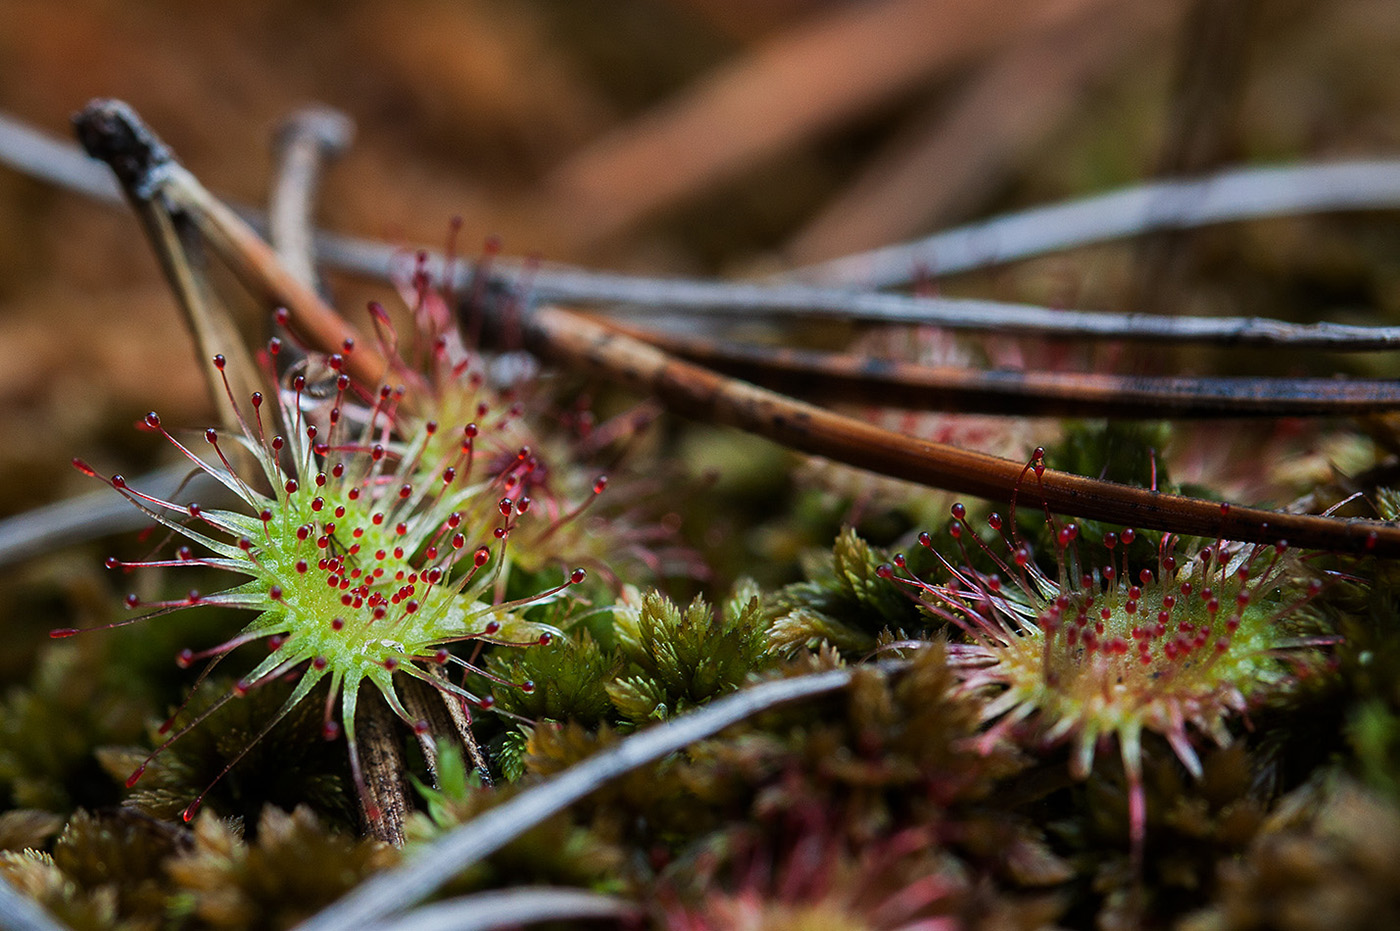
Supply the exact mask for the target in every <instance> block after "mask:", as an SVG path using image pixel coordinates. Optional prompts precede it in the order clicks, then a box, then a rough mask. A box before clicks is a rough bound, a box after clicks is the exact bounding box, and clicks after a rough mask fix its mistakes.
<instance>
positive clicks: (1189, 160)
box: [0, 0, 1400, 513]
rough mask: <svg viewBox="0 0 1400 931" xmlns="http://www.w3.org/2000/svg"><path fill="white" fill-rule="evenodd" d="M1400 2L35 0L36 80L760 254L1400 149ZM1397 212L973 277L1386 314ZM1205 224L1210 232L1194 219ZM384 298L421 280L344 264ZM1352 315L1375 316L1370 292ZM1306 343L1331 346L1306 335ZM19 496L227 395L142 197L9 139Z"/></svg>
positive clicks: (1040, 297)
mask: <svg viewBox="0 0 1400 931" xmlns="http://www.w3.org/2000/svg"><path fill="white" fill-rule="evenodd" d="M1397 71H1400V4H1396V3H1395V2H1393V0H863V2H851V0H765V2H754V0H569V2H567V3H558V2H549V0H490V2H487V0H405V2H399V3H384V2H368V0H362V2H353V0H349V2H336V3H332V2H326V0H317V2H305V3H280V2H272V0H247V2H241V3H236V4H206V3H195V2H179V0H137V2H133V0H122V2H112V0H69V2H65V3H62V4H55V3H52V2H47V0H0V110H3V111H4V112H6V113H9V114H11V115H14V116H16V117H19V118H22V119H24V120H26V121H29V122H31V123H32V124H34V125H36V126H38V127H41V128H43V129H45V130H48V131H51V132H52V133H54V134H57V135H61V136H64V137H67V136H68V135H69V130H68V118H69V116H70V115H71V114H72V112H73V111H75V110H76V109H77V108H79V107H80V106H81V105H82V104H83V103H84V102H85V101H87V100H88V99H89V98H91V97H94V96H112V97H120V98H124V99H126V100H127V101H129V102H131V103H132V104H133V105H134V106H135V107H136V109H137V110H138V111H139V112H140V113H141V114H142V115H143V116H144V117H145V118H146V119H147V121H148V122H149V123H150V124H151V125H152V126H153V127H154V128H155V129H156V131H157V132H158V133H160V134H161V135H162V136H163V137H164V138H165V140H166V141H167V142H169V143H170V144H171V145H172V146H173V148H174V149H175V150H176V152H177V154H178V155H179V156H180V158H181V159H182V160H183V161H184V162H185V164H186V165H187V166H189V167H190V168H191V169H192V170H193V171H194V172H195V173H196V174H197V175H198V176H199V177H200V178H201V179H202V180H204V182H205V183H206V184H207V185H208V186H209V187H210V188H211V189H213V190H214V191H216V192H218V193H220V194H222V195H224V196H225V197H227V198H229V199H231V200H233V201H236V202H239V203H243V204H254V205H256V204H263V203H265V201H266V196H267V189H268V185H269V182H270V174H271V154H270V139H271V136H272V133H273V131H274V129H275V127H276V125H277V123H278V121H279V120H280V119H281V118H283V117H284V116H286V115H287V114H288V113H289V112H291V111H292V110H293V109H294V108H297V107H299V106H303V105H305V104H308V103H312V102H319V103H324V104H329V105H331V106H333V107H337V108H340V109H342V110H344V111H345V112H347V113H348V114H349V115H351V116H352V117H353V118H354V120H355V122H356V124H357V126H358V137H357V139H356V142H355V144H354V146H353V148H352V150H351V151H350V152H349V154H348V155H347V156H346V157H345V158H344V159H343V160H342V162H341V163H340V164H339V165H338V166H337V167H336V168H335V169H334V170H333V171H332V172H331V174H330V176H329V178H328V182H327V186H326V189H325V192H324V197H323V200H322V209H321V215H322V225H323V226H325V227H328V228H330V229H333V230H336V231H340V232H346V233H353V234H357V235H362V236H369V237H374V238H378V239H383V240H387V241H390V242H395V243H402V244H424V243H426V244H433V245H437V244H441V243H443V242H444V241H445V239H446V236H447V231H448V228H449V224H450V221H451V218H452V217H454V216H457V217H461V218H462V220H463V238H462V243H463V249H464V251H467V252H469V253H470V252H474V251H476V250H477V249H479V248H480V244H481V243H483V242H484V241H485V240H486V238H487V237H488V236H491V235H497V236H499V237H500V238H501V240H502V242H503V245H504V249H505V251H506V252H507V253H514V254H524V255H539V256H542V257H545V258H548V259H552V260H559V261H571V262H580V263H586V264H589V265H593V266H596V267H603V268H610V269H618V270H627V271H646V272H662V273H684V274H700V275H718V276H744V275H756V274H762V273H765V272H770V271H777V270H781V269H783V268H786V267H790V266H791V265H792V264H795V263H803V262H811V261H816V260H820V259H823V258H829V257H833V256H837V255H841V254H843V253H847V252H851V251H854V250H860V249H866V248H870V247H872V246H876V245H880V244H884V243H888V242H894V241H898V240H901V239H905V238H909V237H911V236H914V235H917V234H921V233H925V232H929V231H931V230H934V229H937V228H939V227H942V226H946V225H949V224H954V223H957V222H960V221H964V220H967V219H971V218H975V217H980V216H986V215H990V214H992V213H995V212H998V211H1002V210H1006V209H1011V208H1015V207H1019V206H1026V205H1033V204H1039V203H1045V202H1048V201H1053V200H1058V199H1062V198H1066V197H1071V196H1074V195H1078V194H1083V193H1088V192H1094V191H1099V190H1103V189H1106V188H1110V187H1113V186H1116V185H1121V184H1125V183H1129V182H1133V181H1137V180H1140V179H1144V178H1149V177H1152V176H1155V175H1178V174H1192V173H1199V172H1204V171H1209V170H1210V169H1212V168H1214V167H1216V166H1219V165H1224V164H1236V163H1242V162H1274V161H1285V162H1286V161H1295V160H1304V159H1326V158H1328V157H1339V156H1382V155H1390V154H1395V153H1396V152H1397V151H1400V74H1397ZM1393 220H1394V218H1393V216H1389V215H1384V214H1379V215H1368V216H1361V217H1357V216H1352V217H1346V218H1313V219H1307V220H1298V221H1271V222H1268V223H1259V224H1250V225H1236V226H1231V227H1228V228H1222V229H1213V230H1206V231H1202V232H1199V233H1192V234H1189V236H1186V235H1182V236H1177V237H1175V238H1174V239H1173V240H1172V242H1173V243H1176V246H1174V247H1172V248H1168V249H1156V250H1153V249H1150V248H1147V244H1142V243H1137V244H1127V245H1115V246H1106V247H1099V248H1095V249H1088V250H1079V251H1077V252H1075V253H1073V254H1069V255H1064V256H1056V257H1051V258H1046V259H1041V260H1037V261H1034V262H1027V263H1022V264H1020V265H1018V266H1016V267H1015V268H1011V269H1002V270H997V271H994V272H991V273H986V274H979V275H964V276H960V277H959V278H957V279H955V280H946V281H945V280H942V279H939V278H938V276H937V270H936V269H930V270H929V273H930V278H931V280H930V282H929V286H930V287H935V288H941V289H944V290H945V291H946V292H947V293H968V294H974V293H982V294H990V295H994V296H997V297H1002V298H1007V299H1015V300H1024V301H1031V302H1042V303H1049V304H1053V305H1058V306H1081V307H1086V308H1102V309H1129V308H1135V309H1144V310H1156V311H1163V310H1173V311H1178V312H1194V313H1199V312H1213V311H1227V312H1231V313H1269V314H1271V315H1273V316H1284V317H1295V318H1300V319H1308V318H1317V317H1320V316H1324V315H1327V316H1330V317H1332V318H1333V319H1352V318H1355V319H1367V320H1375V319H1376V318H1377V316H1378V315H1379V316H1384V315H1386V314H1391V313H1393V312H1394V311H1395V310H1396V309H1397V308H1400V237H1397V235H1396V234H1395V233H1394V232H1393V231H1392V229H1391V228H1392V227H1393V226H1394V222H1393ZM1183 241H1185V242H1187V244H1188V246H1189V247H1188V248H1182V247H1181V243H1182V242H1183ZM335 285H336V287H337V294H338V297H339V298H340V303H341V306H342V307H343V308H345V309H346V310H347V311H348V312H350V313H351V314H356V313H360V312H362V311H361V310H360V308H363V306H364V301H365V300H366V299H367V298H369V297H375V296H378V297H381V298H387V297H389V295H388V294H387V291H388V289H387V288H384V287H378V286H373V285H366V284H363V283H354V282H344V281H338V282H335ZM1348 315H1351V317H1349V316H1348ZM1290 364H1292V365H1294V366H1298V367H1306V365H1307V364H1308V363H1307V362H1306V361H1297V360H1295V361H1294V362H1292V363H1290ZM0 397H3V398H4V401H3V403H0V436H3V437H4V440H3V442H0V513H14V512H16V511H19V510H22V509H24V508H26V507H30V506H32V505H35V504H38V503H41V502H43V501H47V500H51V499H53V498H56V497H59V496H62V495H65V494H68V493H70V492H72V491H73V490H75V489H79V488H81V489H83V490H87V489H88V488H89V486H88V485H87V484H85V483H83V482H82V481H81V477H80V476H77V475H76V474H69V473H70V471H71V470H68V469H67V462H68V459H69V457H71V456H73V455H75V454H82V455H86V456H90V457H91V456H96V457H99V458H102V457H105V459H103V461H106V462H119V463H121V464H122V465H123V467H125V468H128V469H135V468H137V467H138V466H140V465H142V464H144V463H146V462H148V461H149V459H150V457H152V456H154V455H156V454H157V452H158V444H155V443H152V442H150V438H149V437H145V436H142V435H140V434H137V433H136V432H135V431H133V430H132V429H131V425H132V424H133V423H134V422H135V421H136V420H137V419H138V418H139V417H140V415H141V414H142V413H143V412H144V411H146V410H148V409H151V408H157V409H159V410H161V412H162V414H163V415H164V416H165V417H166V418H167V421H168V422H174V423H184V424H197V423H202V422H203V418H204V417H206V416H207V409H208V402H207V401H206V399H205V397H204V391H203V387H202V382H201V377H200V374H199V370H198V368H197V366H196V360H195V358H194V355H193V353H192V352H191V349H190V345H189V342H188V340H187V339H186V337H185V334H184V333H183V331H182V329H181V327H180V324H179V317H178V315H177V313H176V311H175V308H174V304H173V301H172V299H171V297H170V296H169V294H168V292H167V290H166V287H165V285H164V283H163V282H162V281H161V279H160V278H159V275H158V273H157V269H156V266H155V263H154V261H153V259H152V257H151V255H150V252H149V249H148V247H147V245H146V243H145V242H144V241H143V239H142V238H141V237H140V236H139V235H138V233H137V225H136V223H135V221H134V220H133V218H132V217H131V216H130V215H129V214H128V213H127V212H125V211H124V210H114V209H111V208H109V207H103V206H99V205H95V204H93V203H91V202H88V201H86V200H84V199H83V198H81V197H79V196H77V195H73V194H68V193H64V192H62V191H58V190H55V189H53V188H51V187H49V186H46V185H44V184H41V183H39V182H35V181H32V180H29V179H26V178H24V177H20V176H18V175H16V174H14V173H13V172H10V171H8V170H0Z"/></svg>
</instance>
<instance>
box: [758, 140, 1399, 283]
mask: <svg viewBox="0 0 1400 931" xmlns="http://www.w3.org/2000/svg"><path fill="white" fill-rule="evenodd" d="M1397 207H1400V161H1396V160H1393V159H1392V160H1375V161H1353V162H1337V163H1335V164H1322V165H1291V166H1266V167H1249V168H1233V169H1230V170H1229V171H1222V172H1220V173H1219V174H1214V175H1210V176H1208V177H1205V178H1197V179H1180V180H1172V181H1157V182H1152V183H1149V184H1139V185H1134V186H1132V187H1126V188H1122V189H1120V190H1117V191H1109V192H1107V193H1104V194H1098V195H1094V196H1091V197H1085V198H1081V199H1077V200H1071V201H1068V202H1066V203H1062V204H1051V205H1049V206H1045V207H1034V208H1031V209H1029V210H1023V211H1021V212H1019V213H1008V214H1003V215H1002V216H999V217H992V218H991V219H989V220H981V221H978V222H976V223H969V224H967V225H966V226H960V227H957V228H956V229H951V230H946V231H944V232H941V233H936V234H934V235H932V236H929V237H927V238H924V239H917V240H914V241H913V242H908V243H900V244H898V245H893V246H886V247H884V248H882V249H874V250H871V251H869V252H862V253H859V254H857V255H848V256H844V257H842V258H839V259H833V260H831V261H829V262H822V263H821V264H818V265H809V266H807V267H805V268H799V269H796V270H794V271H792V272H788V273H787V274H785V275H783V276H782V278H783V279H785V280H789V281H804V282H808V283H811V284H822V285H833V286H843V287H849V288H862V289H864V288H892V287H899V286H902V285H909V284H913V283H915V282H917V281H920V280H924V279H927V278H928V277H930V276H935V277H936V276H940V275H953V274H956V273H958V272H965V271H972V270H975V269H980V268H990V267H992V266H995V265H1004V264H1006V263H1008V262H1015V261H1018V260H1020V259H1027V258H1031V257H1033V256H1038V255H1046V254H1048V253H1051V252H1061V251H1063V250H1065V249H1073V248H1075V247H1078V246H1086V245H1090V244H1093V243H1101V242H1109V241H1111V240H1115V239H1126V238H1129V237H1132V236H1141V235H1143V234H1144V233H1150V232H1154V231H1157V230H1180V229H1191V228H1193V227H1198V226H1210V225H1213V224H1216V223H1233V222H1237V221H1240V220H1257V219H1264V218H1269V217H1284V216H1302V215H1305V214H1312V213H1336V212H1339V211H1346V210H1393V209H1395V208H1397Z"/></svg>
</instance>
